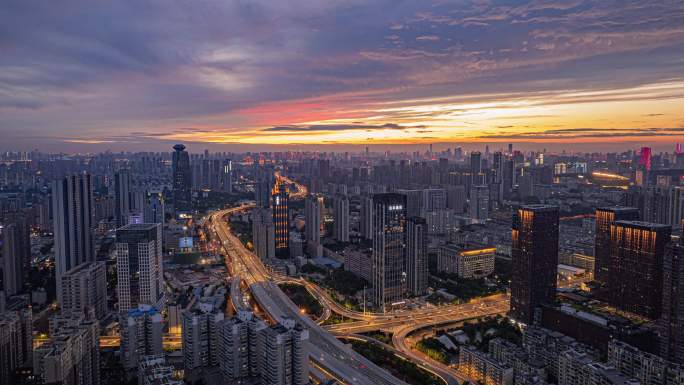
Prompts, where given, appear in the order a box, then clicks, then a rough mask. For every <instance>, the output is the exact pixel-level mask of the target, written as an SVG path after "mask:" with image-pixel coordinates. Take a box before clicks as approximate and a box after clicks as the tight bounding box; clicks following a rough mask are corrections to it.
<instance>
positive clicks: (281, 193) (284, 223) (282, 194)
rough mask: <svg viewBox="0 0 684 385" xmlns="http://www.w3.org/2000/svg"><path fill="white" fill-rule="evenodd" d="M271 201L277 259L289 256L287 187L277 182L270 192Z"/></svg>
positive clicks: (288, 197)
mask: <svg viewBox="0 0 684 385" xmlns="http://www.w3.org/2000/svg"><path fill="white" fill-rule="evenodd" d="M271 199H272V201H273V204H272V207H273V225H274V227H275V253H276V256H277V257H279V258H287V257H288V256H289V248H288V241H289V239H290V236H289V230H290V221H289V215H288V203H289V200H290V193H289V191H288V188H287V185H285V184H284V183H282V182H280V181H278V183H276V185H275V186H274V187H273V191H272V192H271Z"/></svg>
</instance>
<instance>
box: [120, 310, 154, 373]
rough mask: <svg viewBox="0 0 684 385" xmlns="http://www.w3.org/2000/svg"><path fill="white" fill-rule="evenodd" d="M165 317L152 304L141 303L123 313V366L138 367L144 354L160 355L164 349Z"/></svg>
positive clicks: (121, 352) (121, 326)
mask: <svg viewBox="0 0 684 385" xmlns="http://www.w3.org/2000/svg"><path fill="white" fill-rule="evenodd" d="M163 328H164V318H163V317H162V315H161V314H160V313H159V312H158V311H157V309H155V308H154V307H152V306H150V305H139V306H138V308H137V309H130V310H128V311H127V312H125V313H121V315H120V317H119V329H120V330H119V333H120V336H121V347H120V355H121V362H122V364H123V367H124V368H126V369H133V368H136V367H138V361H139V360H140V359H141V357H143V356H149V355H159V354H162V353H163V352H164V351H163V349H162V334H163Z"/></svg>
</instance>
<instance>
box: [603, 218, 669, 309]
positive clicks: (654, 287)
mask: <svg viewBox="0 0 684 385" xmlns="http://www.w3.org/2000/svg"><path fill="white" fill-rule="evenodd" d="M671 231H672V230H671V228H670V226H667V225H661V224H656V223H649V222H640V221H617V222H615V223H614V224H612V225H611V226H610V265H609V267H608V269H609V271H610V274H609V276H608V290H609V300H610V301H609V302H610V303H611V304H612V305H613V306H615V307H617V308H619V309H622V310H625V311H629V312H632V313H636V314H639V315H642V316H644V317H648V318H651V319H656V318H658V317H659V316H660V310H661V308H662V293H663V256H664V254H665V246H666V245H667V243H668V242H669V241H670V233H671Z"/></svg>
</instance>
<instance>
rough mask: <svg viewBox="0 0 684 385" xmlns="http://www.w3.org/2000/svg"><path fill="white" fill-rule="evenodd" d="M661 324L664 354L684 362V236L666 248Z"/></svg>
mask: <svg viewBox="0 0 684 385" xmlns="http://www.w3.org/2000/svg"><path fill="white" fill-rule="evenodd" d="M683 227H684V226H683ZM659 324H660V329H661V340H660V351H661V355H662V357H663V358H665V359H667V360H669V361H672V362H675V363H677V364H680V365H681V364H684V243H683V240H682V239H681V238H680V240H679V241H678V242H671V243H670V244H669V245H668V246H667V248H666V250H665V257H664V259H663V310H662V315H661V317H660V321H659Z"/></svg>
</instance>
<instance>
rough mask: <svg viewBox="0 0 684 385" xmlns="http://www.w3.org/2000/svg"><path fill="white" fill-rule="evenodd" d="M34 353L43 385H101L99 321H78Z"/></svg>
mask: <svg viewBox="0 0 684 385" xmlns="http://www.w3.org/2000/svg"><path fill="white" fill-rule="evenodd" d="M73 321H74V322H71V323H66V324H64V325H63V326H62V327H60V328H59V330H58V331H57V332H56V333H54V334H52V335H51V336H50V340H49V341H48V342H46V343H44V344H42V345H40V346H39V347H37V348H36V349H35V350H34V352H33V373H34V375H35V376H36V378H37V379H38V381H39V383H42V384H79V385H99V384H100V329H99V324H98V322H97V321H90V320H85V319H83V318H82V317H81V318H74V319H73Z"/></svg>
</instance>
